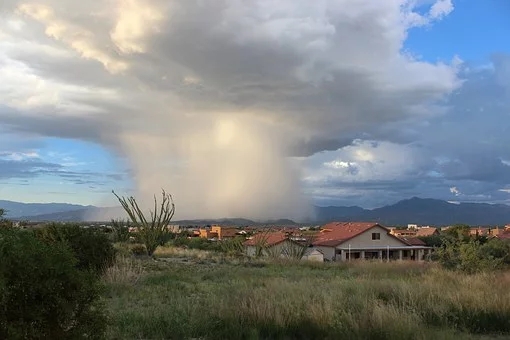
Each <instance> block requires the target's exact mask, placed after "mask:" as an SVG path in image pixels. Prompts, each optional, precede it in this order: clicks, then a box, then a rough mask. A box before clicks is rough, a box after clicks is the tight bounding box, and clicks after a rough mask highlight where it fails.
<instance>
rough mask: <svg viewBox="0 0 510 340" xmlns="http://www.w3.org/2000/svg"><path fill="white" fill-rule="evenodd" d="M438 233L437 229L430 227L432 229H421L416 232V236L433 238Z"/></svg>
mask: <svg viewBox="0 0 510 340" xmlns="http://www.w3.org/2000/svg"><path fill="white" fill-rule="evenodd" d="M438 232H439V231H438V230H437V228H433V227H430V228H420V229H418V231H417V232H416V236H432V235H434V234H437V233H438Z"/></svg>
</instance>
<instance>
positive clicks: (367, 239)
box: [338, 226, 407, 248]
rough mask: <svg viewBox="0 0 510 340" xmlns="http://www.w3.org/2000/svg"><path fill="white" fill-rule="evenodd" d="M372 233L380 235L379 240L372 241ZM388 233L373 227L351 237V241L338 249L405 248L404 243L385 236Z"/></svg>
mask: <svg viewBox="0 0 510 340" xmlns="http://www.w3.org/2000/svg"><path fill="white" fill-rule="evenodd" d="M372 233H380V234H381V239H380V240H372ZM387 233H388V231H387V230H386V229H384V228H382V227H379V226H377V227H374V228H371V229H369V230H367V231H365V232H364V233H362V234H360V235H358V236H356V237H353V238H352V239H350V240H348V241H346V242H344V243H342V244H341V245H340V246H338V248H346V247H348V246H349V244H350V245H351V248H373V247H381V248H383V247H386V246H390V247H402V246H407V244H405V243H404V242H402V241H400V240H398V239H396V238H395V237H392V236H390V235H388V234H387Z"/></svg>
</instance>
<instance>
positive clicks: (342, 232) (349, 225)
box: [314, 222, 380, 247]
mask: <svg viewBox="0 0 510 340" xmlns="http://www.w3.org/2000/svg"><path fill="white" fill-rule="evenodd" d="M376 226H380V225H379V224H378V223H375V222H332V223H328V224H326V225H325V226H324V228H323V229H329V230H331V231H325V232H323V233H319V234H318V235H317V238H316V239H315V241H314V245H319V246H329V247H335V246H337V245H339V244H342V243H343V242H345V241H347V240H350V239H351V238H353V237H355V236H358V235H360V234H362V233H364V232H365V231H367V230H369V229H372V228H373V227H376Z"/></svg>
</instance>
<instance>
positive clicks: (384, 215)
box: [0, 197, 510, 226]
mask: <svg viewBox="0 0 510 340" xmlns="http://www.w3.org/2000/svg"><path fill="white" fill-rule="evenodd" d="M0 207H1V208H4V209H6V210H8V215H7V217H9V218H12V219H24V220H30V221H35V222H38V221H58V222H82V221H108V220H109V219H110V218H109V217H110V216H125V213H124V212H123V211H122V209H121V208H120V207H118V208H98V207H93V206H80V205H74V204H65V203H48V204H46V203H40V204H34V203H28V204H27V203H18V202H11V201H0ZM330 221H375V222H379V223H381V224H383V225H390V226H391V225H407V224H408V223H416V224H421V225H437V226H441V225H451V224H456V223H465V224H470V225H486V226H489V225H502V224H508V223H510V206H508V205H504V204H486V203H460V204H454V203H448V202H446V201H442V200H437V199H430V198H418V197H413V198H410V199H406V200H402V201H399V202H397V203H395V204H392V205H387V206H384V207H381V208H376V209H371V210H369V209H363V208H360V207H357V206H350V207H335V206H329V207H315V219H313V220H310V221H307V222H309V223H313V224H321V223H326V222H330ZM174 223H176V224H187V225H207V224H223V225H261V224H273V225H276V224H277V225H289V224H295V222H294V221H291V220H289V219H280V220H272V221H252V220H249V219H244V218H225V219H196V220H182V221H175V222H174Z"/></svg>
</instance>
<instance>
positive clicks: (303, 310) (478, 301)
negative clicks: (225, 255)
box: [108, 261, 510, 339]
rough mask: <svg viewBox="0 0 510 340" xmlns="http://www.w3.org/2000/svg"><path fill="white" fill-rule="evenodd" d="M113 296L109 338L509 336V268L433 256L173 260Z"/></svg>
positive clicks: (110, 303) (454, 337) (111, 298)
mask: <svg viewBox="0 0 510 340" xmlns="http://www.w3.org/2000/svg"><path fill="white" fill-rule="evenodd" d="M164 266H165V268H164V269H163V270H161V271H158V272H153V273H149V274H148V275H145V276H144V277H143V278H142V279H141V280H140V282H139V284H138V285H137V287H133V286H125V287H124V288H123V289H121V290H116V293H115V294H114V295H112V296H111V297H110V298H109V300H108V305H109V308H110V312H111V315H112V316H113V317H112V325H111V329H110V338H115V339H125V338H150V339H190V338H202V339H337V338H347V339H431V338H432V339H470V338H476V336H475V335H480V334H489V335H491V336H494V335H498V334H499V335H504V336H508V335H510V290H508V289H507V287H508V285H509V284H510V274H508V273H494V274H479V275H465V274H459V273H452V272H447V271H444V270H441V269H439V268H437V267H436V266H434V265H430V264H422V263H421V264H417V263H413V264H410V263H408V264H405V263H388V264H387V263H380V262H377V263H351V264H328V263H325V264H323V263H306V262H305V263H299V262H289V261H287V262H285V263H283V262H275V263H270V262H257V265H256V266H255V265H253V263H252V262H239V264H237V265H233V264H218V265H215V266H210V265H200V264H179V263H165V264H164Z"/></svg>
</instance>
